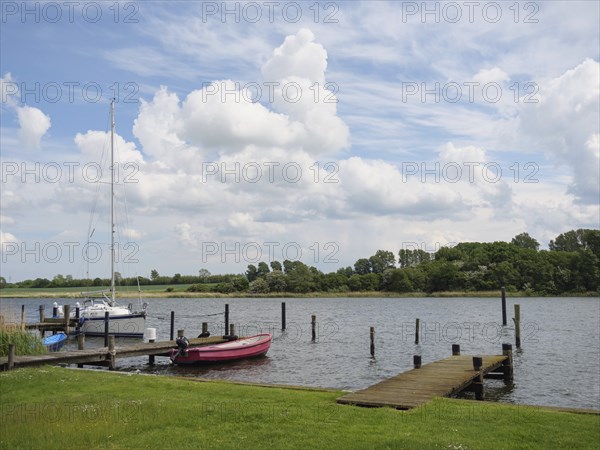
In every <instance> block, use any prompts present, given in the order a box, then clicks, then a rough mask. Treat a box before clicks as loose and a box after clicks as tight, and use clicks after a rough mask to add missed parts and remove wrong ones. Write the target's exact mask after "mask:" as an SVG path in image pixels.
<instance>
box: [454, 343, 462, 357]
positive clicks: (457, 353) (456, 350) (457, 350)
mask: <svg viewBox="0 0 600 450" xmlns="http://www.w3.org/2000/svg"><path fill="white" fill-rule="evenodd" d="M452 356H460V344H452Z"/></svg>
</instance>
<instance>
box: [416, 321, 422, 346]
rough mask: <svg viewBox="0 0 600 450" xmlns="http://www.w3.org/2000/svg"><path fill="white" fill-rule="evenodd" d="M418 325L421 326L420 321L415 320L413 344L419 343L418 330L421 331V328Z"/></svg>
mask: <svg viewBox="0 0 600 450" xmlns="http://www.w3.org/2000/svg"><path fill="white" fill-rule="evenodd" d="M420 324H421V320H420V319H417V320H416V321H415V344H418V343H419V331H420V329H421V326H420Z"/></svg>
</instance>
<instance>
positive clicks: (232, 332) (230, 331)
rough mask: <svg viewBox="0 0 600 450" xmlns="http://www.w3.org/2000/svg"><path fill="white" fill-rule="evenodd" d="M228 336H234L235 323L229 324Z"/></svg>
mask: <svg viewBox="0 0 600 450" xmlns="http://www.w3.org/2000/svg"><path fill="white" fill-rule="evenodd" d="M229 336H235V325H234V324H232V323H230V324H229Z"/></svg>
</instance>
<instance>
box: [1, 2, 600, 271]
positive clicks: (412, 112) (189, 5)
mask: <svg viewBox="0 0 600 450" xmlns="http://www.w3.org/2000/svg"><path fill="white" fill-rule="evenodd" d="M1 3H2V18H1V23H0V25H1V31H0V33H1V35H0V37H1V44H0V45H1V47H0V50H1V55H2V56H1V60H0V76H1V77H2V109H1V114H2V115H1V119H2V123H1V151H2V153H1V160H2V192H1V194H0V200H1V201H2V204H1V218H2V221H1V241H2V255H1V256H2V276H4V277H5V278H7V279H11V280H12V281H18V280H20V279H24V278H31V277H37V276H44V277H48V278H52V277H53V276H54V275H56V274H58V273H61V274H63V275H66V274H72V275H73V276H74V277H81V276H85V275H86V274H87V273H88V272H89V273H90V275H93V276H102V277H106V276H108V270H109V269H108V264H107V254H108V251H107V246H106V242H107V240H108V237H107V232H108V225H107V224H106V220H105V218H106V216H107V212H106V208H105V207H106V204H107V195H108V193H107V192H104V191H105V190H106V185H105V184H104V183H98V182H95V181H96V178H95V177H94V176H93V175H92V174H90V173H88V172H84V171H83V169H84V167H85V168H87V169H89V168H90V167H92V168H94V167H96V166H93V165H92V163H95V162H100V161H101V159H102V157H103V155H104V158H105V157H106V151H107V139H106V138H107V135H106V132H107V130H108V128H107V124H108V111H109V101H110V98H111V96H112V95H114V93H115V92H116V93H118V101H117V103H116V118H117V126H116V130H117V134H118V136H117V139H116V143H117V146H116V147H117V149H118V153H119V157H120V164H121V166H120V174H121V177H122V178H123V177H126V176H127V175H129V179H127V180H126V181H128V182H127V183H121V184H120V185H119V186H118V188H117V194H118V199H119V201H120V203H119V204H120V205H121V206H119V208H118V218H119V225H120V229H121V230H122V231H121V234H119V242H120V246H121V247H123V249H122V252H123V254H122V258H121V266H120V269H119V270H120V271H122V272H123V273H124V274H127V275H130V276H131V275H135V274H139V275H143V276H148V275H149V272H150V270H151V269H157V270H158V271H159V272H160V273H164V274H174V273H176V272H179V273H182V274H194V273H197V271H198V270H199V269H201V268H207V269H208V270H210V271H211V272H212V273H225V272H236V273H241V272H243V271H244V270H245V268H246V266H247V264H249V263H256V262H257V261H258V260H264V261H267V262H268V261H269V260H272V259H276V260H283V259H285V258H286V257H287V258H289V259H296V258H300V259H301V260H302V261H304V262H305V263H307V264H311V265H315V266H317V267H319V268H320V269H321V270H324V271H326V272H328V271H333V270H336V269H337V268H338V267H341V266H346V265H353V263H354V262H355V261H356V259H358V258H360V257H368V256H370V255H372V254H374V253H375V251H376V250H378V249H386V250H391V251H393V252H394V253H396V254H397V252H398V250H399V249H400V248H414V247H420V248H424V249H426V250H428V251H433V250H435V249H437V248H438V247H439V246H440V245H445V244H448V243H453V242H462V241H494V240H506V241H508V240H510V239H511V238H512V237H513V236H515V235H516V234H518V233H521V232H524V231H527V232H529V233H530V234H531V235H532V236H533V237H535V238H536V239H538V241H540V243H541V244H542V247H545V246H547V244H548V241H549V240H550V239H553V238H554V237H556V235H557V234H559V233H561V232H564V231H567V230H570V229H574V228H581V227H585V228H598V227H599V226H600V223H599V222H600V218H599V208H598V206H599V205H598V203H599V199H598V196H599V194H598V192H599V189H600V188H599V153H600V150H599V141H600V130H599V125H598V124H599V123H600V112H599V111H600V106H599V89H600V88H599V83H600V81H599V80H600V74H599V59H600V56H599V41H600V40H599V37H600V32H599V28H598V27H599V26H598V23H599V22H600V13H599V4H598V2H580V3H578V2H559V1H556V2H520V3H514V2H506V3H505V2H498V3H496V2H480V4H479V5H478V6H476V7H473V6H469V5H470V3H469V2H429V3H426V4H424V3H422V2H365V3H363V2H316V3H314V2H311V3H300V2H278V3H277V4H276V5H275V4H269V3H263V2H241V3H240V2H230V3H227V8H229V10H230V11H231V12H230V13H229V14H223V13H224V11H223V5H224V4H223V3H222V2H204V3H202V2H160V1H156V2H120V3H114V2H80V4H79V5H77V6H75V7H73V9H72V10H71V11H70V10H69V8H70V7H69V6H68V5H65V4H63V3H61V2H30V3H22V2H8V1H2V2H1ZM269 5H273V6H269ZM269 8H272V10H271V13H272V16H271V17H270V16H269V13H270V12H269ZM470 8H473V9H472V10H470ZM425 9H427V11H432V12H431V13H427V11H425ZM317 10H318V17H316V16H315V14H316V11H317ZM116 11H118V16H115V13H116ZM98 12H101V13H102V15H101V17H100V18H99V19H98V20H97V21H95V18H96V16H97V13H98ZM298 12H301V13H302V16H301V18H299V19H298V20H297V21H296V20H295V16H296V15H297V13H298ZM259 13H260V18H259V17H258V15H257V14H259ZM458 14H459V15H460V17H459V15H458ZM326 19H327V20H326ZM257 86H258V87H259V88H260V89H261V90H262V91H261V95H260V97H258V96H257V95H256V93H257V91H256V87H257ZM69 87H71V90H70V88H69ZM84 87H85V88H84ZM246 88H247V89H249V91H245V90H244V89H246ZM98 89H100V90H98ZM269 89H272V98H270V96H269V92H270V91H269ZM225 93H228V94H227V95H225ZM70 94H72V96H70ZM57 167H59V168H60V169H61V173H58V172H57V169H56V168H57ZM69 167H72V168H73V169H72V170H73V172H72V176H69V172H68V170H69V169H68V168H69ZM257 168H259V169H260V170H261V172H260V173H258V172H256V170H257ZM298 168H300V170H301V173H300V172H298ZM223 169H225V170H229V172H228V175H226V176H225V182H222V179H221V177H222V176H223ZM284 169H285V170H284ZM498 170H500V171H501V172H498ZM24 171H28V173H29V174H28V175H27V174H23V172H24ZM107 173H108V170H105V171H104V175H106V174H107ZM270 175H272V176H273V177H272V178H270ZM236 176H237V177H238V178H239V179H238V180H236ZM101 181H106V177H105V178H103V179H102V180H101ZM122 181H125V180H122ZM125 196H126V200H127V202H126V205H127V206H126V210H127V211H126V212H127V214H125V208H124V207H123V206H122V205H123V204H124V203H123V201H122V200H123V198H125ZM96 198H97V199H98V200H96ZM96 201H97V202H98V203H97V205H98V206H97V208H96V212H98V213H101V214H100V217H101V219H98V222H96V221H93V222H90V211H91V210H92V208H93V205H94V204H95V202H96ZM94 220H96V219H94ZM90 223H93V224H94V225H92V226H90ZM92 229H93V230H94V234H93V235H92V237H91V238H90V237H89V235H90V234H91V230H92ZM88 242H97V245H98V248H100V249H101V250H102V252H101V253H102V257H101V258H100V257H99V258H98V261H97V262H91V263H90V264H86V263H85V261H83V260H84V259H85V258H84V257H83V256H84V255H83V254H82V249H83V247H84V246H85V245H86V244H88ZM88 246H89V244H88ZM126 246H127V248H125V247H126ZM57 249H58V250H57ZM70 249H73V250H70ZM300 253H301V257H300ZM257 254H260V255H261V256H260V257H258V258H257V257H256V255H257ZM127 256H129V258H127ZM123 259H126V261H122V260H123Z"/></svg>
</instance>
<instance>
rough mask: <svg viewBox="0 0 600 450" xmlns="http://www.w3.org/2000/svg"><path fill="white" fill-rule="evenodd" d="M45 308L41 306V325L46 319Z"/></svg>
mask: <svg viewBox="0 0 600 450" xmlns="http://www.w3.org/2000/svg"><path fill="white" fill-rule="evenodd" d="M44 308H45V307H44V305H40V323H42V322H43V321H44V319H45V317H44V316H45V314H44Z"/></svg>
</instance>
